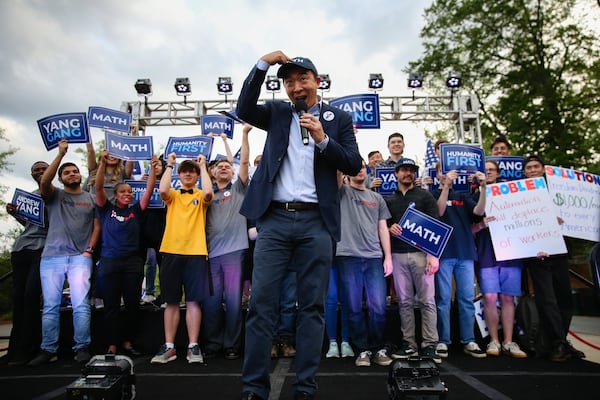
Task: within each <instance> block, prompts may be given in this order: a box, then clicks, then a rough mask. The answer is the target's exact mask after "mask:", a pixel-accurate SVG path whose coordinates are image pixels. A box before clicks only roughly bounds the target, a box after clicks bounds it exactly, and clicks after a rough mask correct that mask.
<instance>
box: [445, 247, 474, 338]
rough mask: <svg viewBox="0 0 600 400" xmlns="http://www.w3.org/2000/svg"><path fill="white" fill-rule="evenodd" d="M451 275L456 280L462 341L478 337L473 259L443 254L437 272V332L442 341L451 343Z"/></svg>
mask: <svg viewBox="0 0 600 400" xmlns="http://www.w3.org/2000/svg"><path fill="white" fill-rule="evenodd" d="M452 275H454V281H455V283H456V301H457V303H458V322H459V328H460V342H461V343H462V344H467V343H469V342H473V341H475V331H474V330H475V305H474V304H473V297H474V296H475V286H474V285H475V272H474V268H473V260H464V259H458V258H444V259H441V260H440V269H439V271H438V272H437V273H436V274H435V289H436V295H435V298H436V303H437V316H438V320H437V321H438V323H437V326H438V335H439V337H440V339H439V340H440V342H441V343H446V344H450V343H451V341H450V303H451V301H452Z"/></svg>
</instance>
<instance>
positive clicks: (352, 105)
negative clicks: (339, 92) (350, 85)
mask: <svg viewBox="0 0 600 400" xmlns="http://www.w3.org/2000/svg"><path fill="white" fill-rule="evenodd" d="M329 105H331V106H333V107H337V108H339V109H342V110H344V111H346V112H347V113H349V114H350V115H352V121H353V122H354V125H355V126H356V127H357V128H360V129H379V128H380V126H381V122H380V117H379V95H378V94H377V93H367V94H356V95H351V96H344V97H338V98H337V99H333V100H331V101H330V102H329Z"/></svg>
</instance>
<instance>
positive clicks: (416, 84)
mask: <svg viewBox="0 0 600 400" xmlns="http://www.w3.org/2000/svg"><path fill="white" fill-rule="evenodd" d="M408 87H409V88H411V89H418V88H422V87H423V75H422V74H421V73H420V72H411V73H410V74H408Z"/></svg>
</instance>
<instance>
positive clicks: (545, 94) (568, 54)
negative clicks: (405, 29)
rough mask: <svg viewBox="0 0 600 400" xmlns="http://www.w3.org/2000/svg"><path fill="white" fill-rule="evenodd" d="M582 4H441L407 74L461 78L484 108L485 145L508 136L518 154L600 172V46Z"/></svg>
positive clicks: (512, 0)
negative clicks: (582, 12)
mask: <svg viewBox="0 0 600 400" xmlns="http://www.w3.org/2000/svg"><path fill="white" fill-rule="evenodd" d="M576 3H577V0H560V1H559V0H506V1H500V2H494V1H485V0H435V1H434V2H433V4H432V5H431V6H430V7H429V8H427V9H426V10H425V19H426V24H425V27H424V28H423V30H422V31H421V37H422V39H423V41H424V48H425V51H424V54H423V55H422V56H421V58H420V59H418V60H417V61H414V62H412V63H410V65H409V68H408V71H421V72H422V73H423V74H424V75H425V76H432V75H436V76H440V75H443V74H444V73H446V72H448V70H451V69H453V70H456V71H459V72H461V73H462V78H463V85H462V87H463V88H464V89H466V90H469V91H473V92H474V93H476V94H477V96H478V97H479V99H480V102H481V111H482V118H481V120H482V134H483V136H484V142H489V141H491V140H492V139H493V137H494V136H496V135H498V134H504V135H506V136H507V137H508V138H509V140H510V141H511V142H512V144H513V147H514V153H516V154H523V155H526V154H534V153H535V154H540V155H543V156H544V158H545V160H546V162H547V163H548V164H554V165H562V166H565V167H574V168H578V169H579V168H583V169H586V168H587V169H588V170H589V171H591V172H595V173H598V171H600V160H599V158H598V153H599V150H600V135H599V134H598V131H599V128H600V101H599V100H600V46H599V45H598V42H597V40H596V38H595V36H594V34H593V32H592V31H591V30H590V29H588V28H586V23H585V22H587V21H585V18H586V16H580V15H575V14H574V12H573V10H574V6H575V5H576ZM431 81H433V80H431Z"/></svg>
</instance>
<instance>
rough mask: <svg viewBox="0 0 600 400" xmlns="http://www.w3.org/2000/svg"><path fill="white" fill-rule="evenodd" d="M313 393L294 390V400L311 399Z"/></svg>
mask: <svg viewBox="0 0 600 400" xmlns="http://www.w3.org/2000/svg"><path fill="white" fill-rule="evenodd" d="M314 398H315V395H314V394H312V393H308V392H296V393H294V400H311V399H314Z"/></svg>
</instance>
